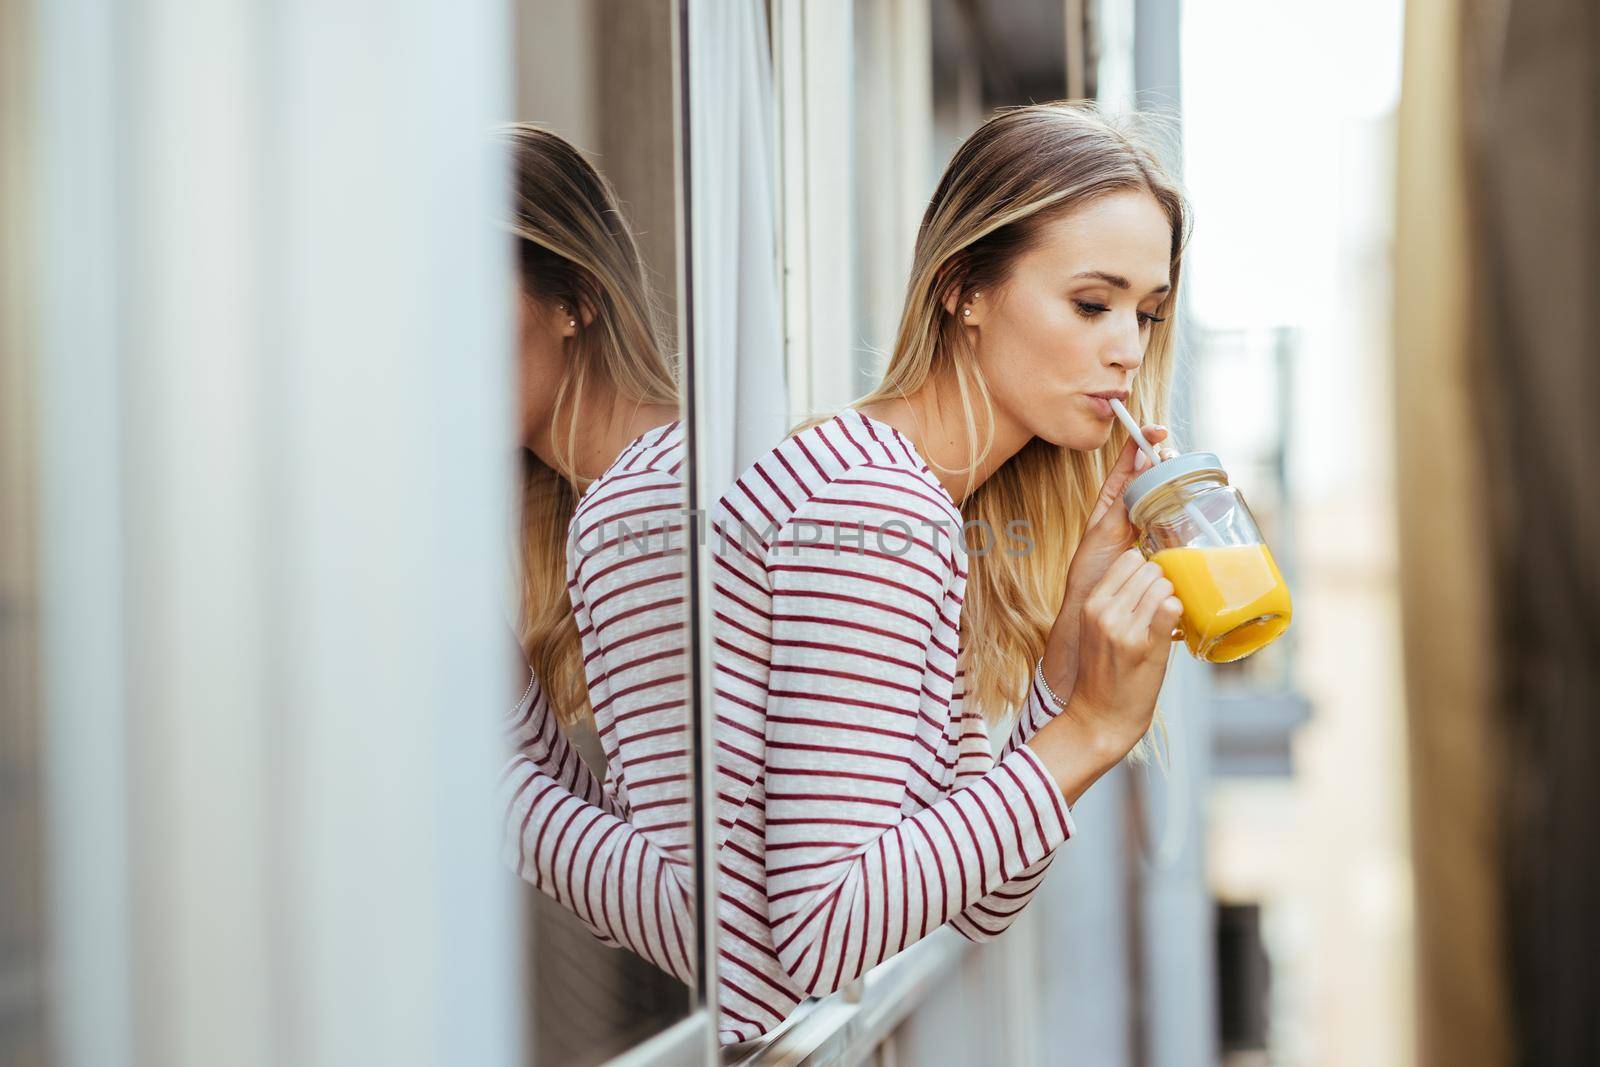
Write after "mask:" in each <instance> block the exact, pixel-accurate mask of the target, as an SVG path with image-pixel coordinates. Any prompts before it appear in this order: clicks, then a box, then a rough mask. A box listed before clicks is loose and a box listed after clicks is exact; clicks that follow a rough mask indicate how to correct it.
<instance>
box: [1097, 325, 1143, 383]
mask: <svg viewBox="0 0 1600 1067" xmlns="http://www.w3.org/2000/svg"><path fill="white" fill-rule="evenodd" d="M1106 344H1107V347H1106V351H1105V361H1106V365H1107V366H1109V367H1116V368H1118V369H1120V370H1122V371H1123V372H1125V373H1127V374H1129V375H1132V374H1133V372H1134V371H1136V370H1138V369H1139V365H1140V364H1141V363H1143V362H1144V337H1143V336H1141V331H1140V329H1139V316H1138V315H1137V314H1136V313H1134V312H1131V311H1130V312H1129V313H1128V314H1127V316H1126V317H1119V319H1118V322H1117V329H1116V330H1115V331H1114V332H1113V333H1112V335H1111V336H1110V337H1109V338H1108V339H1107V342H1106Z"/></svg>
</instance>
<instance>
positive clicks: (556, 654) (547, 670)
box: [503, 123, 678, 724]
mask: <svg viewBox="0 0 1600 1067" xmlns="http://www.w3.org/2000/svg"><path fill="white" fill-rule="evenodd" d="M503 133H504V136H505V137H506V139H507V140H508V142H509V147H510V150H511V156H512V163H513V166H514V169H515V187H514V195H513V201H512V202H513V211H512V216H511V218H510V220H509V222H508V223H507V227H508V229H510V231H511V232H512V233H513V234H514V235H515V236H516V238H517V265H518V273H519V276H520V279H521V283H522V290H523V293H524V295H525V298H533V299H541V300H555V301H560V302H562V303H565V304H566V305H567V306H568V307H570V308H572V309H573V311H574V317H575V318H579V313H580V312H581V313H582V318H580V323H581V325H580V327H579V329H578V332H577V334H576V336H574V337H573V338H571V339H569V340H568V341H567V342H566V354H567V361H566V366H565V368H564V369H563V371H562V375H561V381H560V383H559V385H558V386H557V388H556V396H555V404H554V407H553V412H552V415H551V421H552V427H553V428H554V427H560V426H561V420H562V418H563V415H565V418H566V424H565V427H564V429H565V434H564V435H563V434H562V433H559V432H552V434H551V437H552V438H553V439H554V440H555V443H556V449H555V451H556V457H555V459H556V466H555V468H552V467H550V466H548V465H547V464H545V463H544V462H543V461H542V460H540V459H539V457H537V456H535V455H534V454H533V453H532V452H530V451H528V450H526V449H525V450H523V454H522V499H521V516H520V531H521V533H520V545H519V550H520V551H519V554H520V566H519V568H518V569H519V571H520V582H521V587H522V588H521V615H520V619H519V624H518V635H517V636H518V638H519V639H520V640H521V642H522V648H523V651H524V652H525V653H526V654H527V656H528V662H529V664H530V665H531V666H532V667H533V669H534V671H535V673H536V674H537V675H538V677H539V680H540V683H541V684H542V685H543V687H544V690H545V692H546V694H547V695H548V696H549V698H550V702H551V706H552V707H553V708H554V710H555V712H556V715H557V717H558V719H559V720H560V721H561V722H563V723H567V724H571V723H574V722H578V721H580V720H582V719H584V718H586V717H587V716H589V715H590V714H591V713H592V709H591V708H590V706H589V692H588V686H587V683H586V682H585V680H584V674H583V659H582V650H581V648H580V645H579V641H578V627H577V622H576V620H575V619H574V618H573V614H572V601H571V600H570V599H569V597H568V595H567V560H566V537H567V526H568V524H569V523H570V522H571V521H572V515H573V511H574V509H575V508H576V506H577V500H578V497H579V496H580V495H581V493H582V492H583V490H584V489H585V488H587V486H588V483H589V482H591V481H592V480H593V479H588V478H584V477H582V476H580V475H579V473H578V472H577V470H576V468H575V466H574V463H573V459H572V457H573V455H574V453H575V451H576V447H577V429H578V416H579V413H580V412H581V410H582V400H583V395H584V391H585V389H586V388H587V387H588V386H590V385H595V384H598V385H602V386H607V385H608V386H611V387H613V388H615V390H616V392H617V395H618V397H619V398H621V399H623V400H629V401H637V402H640V403H645V404H676V403H677V402H678V381H677V375H676V373H675V368H674V366H673V365H672V364H671V363H670V362H669V360H668V359H667V356H666V354H665V353H666V351H667V349H666V347H665V345H664V344H663V343H662V341H661V339H660V334H659V333H658V327H657V323H658V321H659V316H658V314H657V311H656V308H655V306H654V304H653V302H652V300H651V295H650V287H649V285H648V284H647V283H646V280H645V268H644V261H643V259H642V258H641V257H640V255H639V249H638V246H637V244H636V243H635V241H634V239H633V232H632V230H631V229H630V228H629V226H628V224H627V221H626V219H625V218H624V217H623V214H622V210H621V208H620V207H619V206H618V203H617V197H616V194H615V193H614V192H613V190H612V188H611V185H610V184H609V183H608V182H607V181H606V180H605V178H603V177H601V175H600V174H599V173H598V172H597V171H596V170H595V169H594V168H593V167H592V166H590V165H589V162H588V161H587V160H585V159H584V158H583V156H582V155H581V154H580V153H579V152H578V150H577V149H576V148H574V147H573V146H572V145H571V144H569V143H567V142H566V141H564V140H562V139H561V138H560V137H557V136H556V135H555V134H553V133H551V132H550V131H548V130H545V129H543V128H541V127H539V126H536V125H533V124H531V123H514V124H510V125H508V126H506V127H504V129H503ZM583 319H587V321H583Z"/></svg>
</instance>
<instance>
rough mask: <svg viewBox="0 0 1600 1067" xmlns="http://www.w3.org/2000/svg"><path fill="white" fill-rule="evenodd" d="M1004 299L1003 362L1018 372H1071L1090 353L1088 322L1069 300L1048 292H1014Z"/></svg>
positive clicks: (1056, 373)
mask: <svg viewBox="0 0 1600 1067" xmlns="http://www.w3.org/2000/svg"><path fill="white" fill-rule="evenodd" d="M1017 296H1019V297H1020V299H1018V300H1016V301H1015V302H1014V303H1013V302H1011V301H1008V302H1007V309H1006V311H1007V314H1006V335H1007V336H1006V339H1005V350H1006V353H1007V356H1008V357H1009V358H1008V360H1007V362H1008V363H1010V364H1011V365H1012V369H1013V370H1015V371H1016V372H1018V373H1020V374H1048V375H1051V376H1060V375H1061V374H1063V373H1064V372H1065V373H1068V374H1075V373H1076V371H1077V370H1079V369H1080V367H1081V366H1082V365H1083V364H1084V363H1085V361H1086V360H1089V359H1090V357H1091V356H1092V353H1091V352H1090V349H1089V345H1088V330H1087V327H1088V325H1089V323H1088V322H1086V321H1085V320H1084V318H1083V317H1082V316H1081V315H1079V314H1077V312H1076V311H1074V310H1073V307H1072V302H1071V301H1070V300H1068V299H1066V298H1065V297H1063V296H1059V295H1057V294H1055V293H1048V292H1032V293H1022V294H1017Z"/></svg>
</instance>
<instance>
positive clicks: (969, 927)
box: [950, 676, 1072, 942]
mask: <svg viewBox="0 0 1600 1067" xmlns="http://www.w3.org/2000/svg"><path fill="white" fill-rule="evenodd" d="M1060 713H1061V709H1060V708H1059V707H1057V706H1056V705H1055V703H1054V702H1053V701H1052V700H1051V699H1050V697H1049V696H1048V695H1047V694H1046V693H1045V691H1044V689H1043V688H1041V687H1040V685H1039V679H1038V678H1037V677H1036V676H1034V677H1032V679H1031V681H1030V682H1029V683H1028V696H1027V699H1026V700H1025V701H1024V702H1023V705H1022V707H1021V709H1019V710H1018V712H1017V717H1016V721H1015V722H1014V723H1013V724H1012V727H1011V732H1010V735H1009V736H1008V737H1007V739H1006V743H1005V746H1004V747H1003V748H1002V749H1001V750H1000V755H1001V758H1002V759H1003V758H1005V757H1006V756H1009V755H1011V754H1012V753H1013V752H1015V751H1017V749H1018V748H1019V747H1020V746H1022V745H1025V744H1026V743H1027V741H1028V740H1029V738H1031V737H1033V735H1034V734H1036V733H1038V732H1039V730H1040V729H1041V728H1043V726H1044V724H1045V723H1047V722H1049V721H1050V720H1051V719H1052V718H1054V717H1055V716H1057V715H1059V714H1060ZM1067 812H1068V818H1069V819H1070V818H1071V812H1072V806H1071V805H1070V804H1069V805H1067ZM1055 857H1056V853H1054V852H1052V853H1050V854H1049V855H1048V856H1046V857H1045V858H1044V859H1042V860H1040V861H1039V862H1038V863H1036V864H1034V865H1033V866H1031V867H1029V868H1028V869H1027V870H1024V871H1023V872H1021V873H1020V874H1019V875H1017V876H1016V877H1015V878H1013V879H1011V881H1009V882H1007V883H1006V884H1005V885H1002V886H1001V887H1000V888H998V889H996V890H995V891H994V892H992V893H990V894H989V895H988V896H986V897H984V898H983V899H982V900H978V901H975V902H974V903H973V904H972V906H971V907H969V908H967V909H966V910H965V911H963V912H962V913H961V914H960V915H958V916H957V917H956V918H955V919H954V920H953V921H952V922H951V924H950V925H951V926H952V927H953V928H954V929H955V930H956V931H957V932H958V933H960V934H961V936H962V937H965V938H966V939H967V940H969V941H978V942H983V941H990V940H993V939H994V938H996V937H998V936H999V935H1000V934H1002V933H1004V932H1005V931H1006V930H1007V929H1008V928H1009V927H1010V926H1011V924H1012V923H1013V922H1015V921H1016V920H1017V916H1018V915H1020V914H1022V910H1023V908H1025V907H1027V905H1028V902H1029V900H1031V899H1032V897H1033V894H1034V891H1035V890H1037V889H1038V888H1039V885H1040V883H1041V882H1043V881H1044V875H1045V872H1046V871H1048V870H1049V869H1050V864H1051V862H1052V861H1053V860H1054V859H1055Z"/></svg>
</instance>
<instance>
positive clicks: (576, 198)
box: [506, 0, 698, 1065]
mask: <svg viewBox="0 0 1600 1067" xmlns="http://www.w3.org/2000/svg"><path fill="white" fill-rule="evenodd" d="M516 13H517V20H518V31H517V50H516V76H517V114H516V118H517V120H518V123H517V124H515V125H513V126H510V127H508V129H507V130H506V136H507V139H508V143H509V145H510V153H509V163H510V165H511V166H512V168H513V169H514V177H515V182H514V190H513V197H512V214H511V224H512V229H513V231H514V238H515V239H514V246H515V252H514V255H515V266H516V271H517V284H518V288H519V297H518V300H517V307H518V309H519V310H518V314H519V326H518V330H517V334H516V336H517V338H518V350H517V354H516V367H517V373H516V376H515V380H516V383H517V385H516V388H517V413H518V421H517V426H518V428H519V431H520V435H521V436H520V439H519V440H518V442H517V445H518V448H517V471H516V474H517V479H516V485H515V489H514V492H513V500H514V501H515V503H514V506H513V512H514V515H515V516H516V521H514V522H513V524H512V528H513V541H514V558H515V560H516V567H515V572H516V575H517V578H516V580H515V582H514V588H513V589H511V590H510V591H509V593H510V596H509V602H508V611H507V614H508V618H509V619H510V620H511V621H512V623H513V628H514V630H515V633H516V636H517V638H518V646H519V647H518V648H517V650H516V651H517V653H518V656H517V657H516V660H515V669H516V670H517V671H518V677H519V685H518V691H519V692H524V691H525V690H526V691H525V695H524V699H523V701H522V703H521V705H520V706H519V708H518V709H517V710H516V712H515V714H514V725H513V742H514V744H515V745H516V747H517V752H516V755H515V756H514V757H513V759H512V764H511V767H510V769H509V771H508V774H507V792H508V797H509V799H508V804H509V808H508V824H507V833H506V839H507V857H508V863H509V864H510V865H511V866H513V867H515V868H516V869H517V871H518V874H519V875H520V876H521V886H522V890H523V892H522V898H523V912H524V918H525V921H524V926H523V929H524V938H525V945H526V952H525V953H524V961H525V962H524V968H523V978H524V980H523V983H522V992H523V996H524V998H525V999H524V1003H525V1011H524V1019H525V1021H526V1025H527V1031H526V1033H525V1038H526V1040H525V1047H526V1049H527V1051H528V1055H529V1057H530V1058H531V1059H532V1060H533V1061H534V1062H538V1063H542V1064H553V1063H559V1064H575V1065H576V1064H591V1063H599V1062H601V1061H603V1060H606V1059H608V1058H610V1057H612V1056H615V1055H617V1054H618V1053H620V1052H623V1051H625V1050H626V1049H628V1048H630V1047H632V1046H634V1045H636V1044H637V1043H638V1042H640V1041H641V1040H643V1039H645V1038H648V1037H649V1036H651V1035H653V1034H656V1033H658V1032H660V1031H661V1030H663V1029H664V1028H666V1027H667V1026H669V1025H671V1024H672V1023H674V1022H676V1021H677V1020H679V1019H682V1018H684V1017H685V1016H686V1015H687V1014H688V1012H689V1011H690V1009H691V1007H692V1000H693V998H692V995H691V992H690V986H689V985H688V984H687V983H688V982H691V981H692V976H693V974H694V971H695V969H696V968H697V966H698V963H697V961H696V960H695V951H696V945H697V942H698V937H697V934H696V930H695V920H694V915H695V885H696V877H695V862H696V860H695V855H694V849H693V833H694V818H693V815H692V810H693V801H694V791H693V789H692V780H691V778H690V774H691V773H692V761H693V746H692V744H691V738H690V731H689V723H690V717H689V710H688V703H687V699H688V693H689V689H688V686H687V685H686V682H685V680H686V678H687V677H688V676H689V674H688V661H687V656H686V648H687V641H686V628H685V625H686V613H685V600H684V592H685V586H684V582H685V577H684V576H685V559H684V550H685V545H686V537H685V534H684V529H685V526H686V518H687V516H686V510H687V508H686V500H685V497H684V473H685V472H684V467H683V463H684V449H683V445H684V426H683V424H682V421H681V413H682V411H683V407H682V402H681V396H680V392H679V378H680V374H679V370H678V358H677V342H676V329H677V318H678V285H677V264H676V257H677V240H678V233H679V227H680V225H681V223H680V220H679V218H678V216H677V207H676V204H677V197H676V189H675V187H674V152H675V137H674V119H675V116H676V109H675V107H674V103H673V102H674V79H673V64H674V61H675V55H674V47H675V45H674V38H673V33H672V19H673V17H674V5H673V4H672V3H670V2H669V0H654V2H650V3H624V2H619V0H604V2H599V3H575V2H574V3H534V2H530V0H522V2H520V3H518V4H517V7H516Z"/></svg>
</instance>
